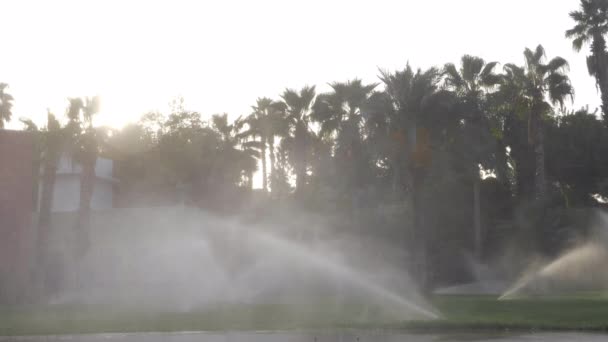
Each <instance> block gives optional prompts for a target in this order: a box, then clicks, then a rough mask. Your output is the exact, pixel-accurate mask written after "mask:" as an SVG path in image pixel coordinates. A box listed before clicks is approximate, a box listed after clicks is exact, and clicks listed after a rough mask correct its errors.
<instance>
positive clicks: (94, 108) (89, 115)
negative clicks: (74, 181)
mask: <svg viewBox="0 0 608 342" xmlns="http://www.w3.org/2000/svg"><path fill="white" fill-rule="evenodd" d="M98 111H99V98H97V97H93V98H87V99H86V101H82V100H78V99H71V100H70V107H69V109H68V118H69V119H70V123H71V124H72V125H73V126H72V127H71V128H72V129H76V127H77V126H78V125H79V124H80V125H81V130H80V131H78V130H74V131H73V132H75V133H74V134H76V136H75V137H76V145H75V150H74V157H75V159H76V160H78V161H79V163H80V165H81V167H82V173H81V175H80V200H79V204H78V214H77V218H76V227H75V228H76V236H78V237H79V238H78V239H77V243H76V255H77V256H83V255H84V254H86V252H87V250H88V248H89V244H90V241H89V239H90V237H89V235H90V221H91V199H92V198H93V190H94V186H95V165H96V163H97V156H98V154H99V143H98V139H99V136H98V134H97V131H96V129H95V127H93V116H94V115H95V114H96V113H97V112H98ZM81 113H82V120H81V121H80V114H81ZM70 123H69V124H68V125H70Z"/></svg>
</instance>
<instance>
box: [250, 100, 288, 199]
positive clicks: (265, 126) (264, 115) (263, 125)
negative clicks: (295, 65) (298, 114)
mask: <svg viewBox="0 0 608 342" xmlns="http://www.w3.org/2000/svg"><path fill="white" fill-rule="evenodd" d="M245 120H246V122H247V124H248V126H249V129H248V130H247V131H246V132H243V133H241V134H243V135H251V136H253V137H254V138H257V137H259V138H260V144H261V145H260V146H261V148H262V151H261V158H262V188H263V189H264V191H265V192H266V191H268V179H269V177H268V174H269V172H268V170H267V165H266V156H267V154H268V156H269V157H270V184H271V186H272V179H273V173H274V172H275V170H276V162H275V159H276V158H275V146H274V145H275V137H276V136H281V135H284V134H285V133H286V131H287V127H286V122H285V104H284V103H282V102H275V101H273V100H272V99H269V98H267V97H264V98H258V99H257V103H256V105H255V106H253V113H252V114H251V115H249V116H248V117H247V118H246V119H245ZM267 150H268V151H269V153H267Z"/></svg>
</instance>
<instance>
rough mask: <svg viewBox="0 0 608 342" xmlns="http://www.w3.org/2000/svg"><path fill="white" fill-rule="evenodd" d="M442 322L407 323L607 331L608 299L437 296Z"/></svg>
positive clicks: (583, 296)
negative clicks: (502, 299) (506, 298)
mask: <svg viewBox="0 0 608 342" xmlns="http://www.w3.org/2000/svg"><path fill="white" fill-rule="evenodd" d="M433 304H434V306H435V307H436V308H437V309H438V310H439V311H440V312H441V313H442V315H443V317H442V319H441V320H437V321H429V322H406V323H404V324H403V326H404V327H408V328H410V329H429V330H446V329H456V330H472V329H475V330H484V329H485V330H581V331H582V330H588V331H608V298H607V297H606V296H605V295H603V294H593V293H583V294H576V295H568V296H559V297H558V296H552V297H539V298H522V299H517V300H505V301H499V300H497V299H496V297H492V296H437V297H435V298H434V299H433Z"/></svg>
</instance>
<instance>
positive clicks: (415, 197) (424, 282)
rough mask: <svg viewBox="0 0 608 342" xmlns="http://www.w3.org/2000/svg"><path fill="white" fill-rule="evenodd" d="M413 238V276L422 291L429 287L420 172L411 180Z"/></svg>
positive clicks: (417, 171)
mask: <svg viewBox="0 0 608 342" xmlns="http://www.w3.org/2000/svg"><path fill="white" fill-rule="evenodd" d="M412 209H413V210H412V216H413V224H414V227H413V236H412V241H410V244H409V245H410V246H411V247H410V250H411V251H412V256H413V260H412V262H413V275H414V277H415V279H416V281H417V282H418V284H419V287H420V289H421V290H422V291H424V292H426V290H427V289H428V286H429V281H428V272H427V271H428V262H427V238H426V231H425V229H424V207H423V204H422V171H421V170H415V171H414V175H413V179H412Z"/></svg>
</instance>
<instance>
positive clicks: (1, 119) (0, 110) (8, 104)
mask: <svg viewBox="0 0 608 342" xmlns="http://www.w3.org/2000/svg"><path fill="white" fill-rule="evenodd" d="M6 88H8V84H6V83H0V129H3V128H4V124H5V123H8V122H9V121H11V116H12V115H13V112H12V109H13V96H12V95H11V94H8V93H7V92H6Z"/></svg>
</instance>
